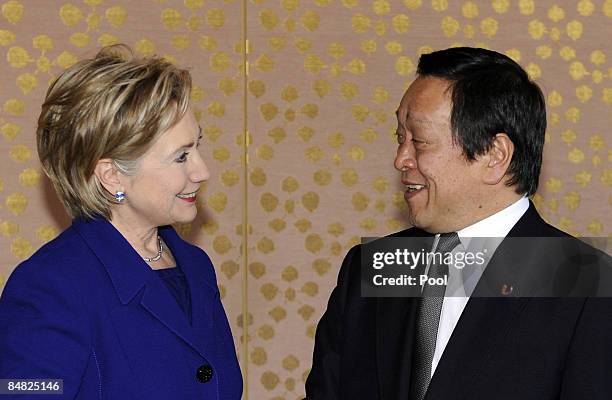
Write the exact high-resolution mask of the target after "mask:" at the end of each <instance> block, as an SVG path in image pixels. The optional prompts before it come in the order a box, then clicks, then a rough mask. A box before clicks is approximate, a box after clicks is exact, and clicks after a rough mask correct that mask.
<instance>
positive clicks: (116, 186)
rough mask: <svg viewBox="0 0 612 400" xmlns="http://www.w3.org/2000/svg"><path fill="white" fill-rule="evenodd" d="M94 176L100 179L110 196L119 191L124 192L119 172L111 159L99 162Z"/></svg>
mask: <svg viewBox="0 0 612 400" xmlns="http://www.w3.org/2000/svg"><path fill="white" fill-rule="evenodd" d="M94 175H95V176H96V178H98V181H100V184H102V187H103V188H104V189H106V190H107V191H108V192H109V193H110V194H113V195H114V194H115V193H116V192H117V191H123V190H124V189H123V185H122V184H121V180H120V177H119V171H118V170H117V167H115V164H114V163H113V160H111V159H110V158H103V159H100V160H98V162H97V164H96V168H95V169H94Z"/></svg>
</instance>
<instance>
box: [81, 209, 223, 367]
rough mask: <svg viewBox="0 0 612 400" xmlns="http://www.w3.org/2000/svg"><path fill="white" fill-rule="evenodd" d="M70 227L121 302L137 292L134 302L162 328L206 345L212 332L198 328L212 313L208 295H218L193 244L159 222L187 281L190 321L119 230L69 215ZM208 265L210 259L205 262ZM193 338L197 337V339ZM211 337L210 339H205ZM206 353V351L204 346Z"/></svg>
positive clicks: (209, 322)
mask: <svg viewBox="0 0 612 400" xmlns="http://www.w3.org/2000/svg"><path fill="white" fill-rule="evenodd" d="M72 227H73V228H74V229H75V230H76V231H77V232H78V233H79V234H80V235H81V237H82V238H83V239H84V241H85V243H86V244H87V246H89V248H90V249H91V250H92V252H93V253H94V254H95V255H96V257H97V258H98V260H99V261H100V262H101V264H102V265H103V266H104V268H105V269H106V271H107V273H108V275H109V277H110V280H111V282H112V284H113V286H114V288H115V291H116V293H117V296H118V297H119V299H120V301H121V303H122V304H124V305H127V304H128V303H130V302H131V301H132V300H133V299H134V298H135V297H136V295H137V294H138V293H140V292H142V296H141V297H140V305H141V306H142V307H144V308H145V309H146V310H147V311H148V312H150V313H151V314H152V315H153V316H154V317H155V318H157V319H158V320H159V321H160V322H162V323H163V324H164V325H165V326H166V327H167V328H168V329H170V330H171V331H173V332H174V333H175V334H176V335H177V336H179V337H181V338H182V339H183V340H184V341H185V342H187V343H188V344H189V345H190V346H192V347H193V348H194V349H195V350H196V351H197V352H198V353H200V355H202V356H203V357H205V358H206V357H207V356H205V355H204V351H203V349H205V348H209V346H208V345H210V344H211V343H212V342H214V340H213V338H211V339H210V340H209V339H208V338H207V336H208V335H205V334H203V332H205V331H207V330H210V329H211V325H212V323H213V316H212V313H211V311H210V310H209V307H207V306H206V305H209V304H211V298H214V296H218V291H217V288H216V285H215V281H214V275H213V276H212V278H211V279H210V280H207V279H206V276H205V275H204V273H202V271H203V270H206V266H205V265H200V264H201V261H202V257H198V256H197V255H195V254H193V249H192V248H191V246H189V245H188V244H187V243H186V242H184V241H183V240H182V239H181V238H180V237H179V236H178V234H177V233H176V231H175V230H174V229H173V228H172V227H170V226H165V227H161V228H159V234H160V236H161V237H162V239H163V240H164V242H165V243H166V244H167V245H168V247H169V248H170V250H171V251H172V255H173V256H174V259H175V260H176V262H177V264H178V265H179V266H180V267H181V268H182V269H183V272H184V273H185V276H186V278H187V282H188V283H189V287H190V294H191V303H192V316H193V326H191V325H189V322H188V321H187V318H186V317H185V315H184V313H183V311H182V310H181V309H180V307H179V306H178V304H177V303H176V301H175V299H174V298H173V297H172V295H171V294H170V292H169V291H168V289H167V288H166V287H165V285H164V283H163V282H162V281H161V279H159V277H158V276H157V275H156V274H155V273H154V271H153V270H151V268H150V267H149V266H148V265H147V263H146V262H145V261H144V260H143V259H142V257H140V255H139V254H138V253H137V252H136V251H135V250H134V249H133V247H132V246H131V245H130V244H129V242H128V241H127V240H126V239H125V238H124V237H123V235H121V233H120V232H119V231H118V230H117V229H116V228H115V227H114V226H113V225H112V224H111V223H110V222H108V221H107V220H104V219H96V220H92V221H83V220H75V221H74V222H73V224H72ZM210 269H211V270H212V265H211V266H210ZM198 339H199V340H198ZM209 342H211V343H209ZM208 353H209V354H208V356H210V352H208Z"/></svg>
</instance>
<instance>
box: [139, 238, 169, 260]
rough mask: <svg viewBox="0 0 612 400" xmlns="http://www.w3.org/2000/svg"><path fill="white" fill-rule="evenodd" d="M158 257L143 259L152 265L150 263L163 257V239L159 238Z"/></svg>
mask: <svg viewBox="0 0 612 400" xmlns="http://www.w3.org/2000/svg"><path fill="white" fill-rule="evenodd" d="M157 247H158V250H157V255H156V256H155V257H151V258H147V257H142V259H143V260H145V261H146V262H148V263H150V262H154V261H159V259H160V258H161V255H162V253H163V251H164V245H163V244H162V241H161V238H160V237H159V236H158V237H157Z"/></svg>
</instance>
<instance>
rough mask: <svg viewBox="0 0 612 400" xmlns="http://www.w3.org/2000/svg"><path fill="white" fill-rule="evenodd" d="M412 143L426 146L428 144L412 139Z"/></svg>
mask: <svg viewBox="0 0 612 400" xmlns="http://www.w3.org/2000/svg"><path fill="white" fill-rule="evenodd" d="M412 143H414V144H426V143H427V142H425V141H424V140H420V139H414V138H412Z"/></svg>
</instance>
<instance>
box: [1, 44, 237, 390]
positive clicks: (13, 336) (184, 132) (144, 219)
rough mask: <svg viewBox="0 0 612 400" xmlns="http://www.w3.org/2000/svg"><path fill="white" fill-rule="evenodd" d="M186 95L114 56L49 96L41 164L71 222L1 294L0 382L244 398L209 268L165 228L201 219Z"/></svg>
mask: <svg viewBox="0 0 612 400" xmlns="http://www.w3.org/2000/svg"><path fill="white" fill-rule="evenodd" d="M190 90H191V77H190V75H189V73H188V72H187V71H186V70H183V69H179V68H177V67H175V66H174V65H172V64H171V63H169V62H167V61H164V60H162V59H158V58H149V59H137V58H134V57H133V56H132V54H131V51H130V50H129V48H127V47H126V46H122V45H119V46H112V47H108V48H104V49H102V51H101V52H100V53H99V54H98V55H97V56H96V57H95V58H93V59H88V60H84V61H81V62H79V63H77V64H76V65H74V66H72V67H70V68H68V69H67V70H66V71H64V72H63V73H62V74H61V75H60V76H59V77H58V78H57V79H56V80H55V82H54V83H53V84H52V85H51V87H50V89H49V91H48V93H47V97H46V99H45V103H44V104H43V106H42V113H41V115H40V117H39V120H38V130H37V142H38V153H39V157H40V160H41V162H42V165H43V168H44V170H45V172H46V174H47V175H48V176H49V178H50V179H51V182H52V183H53V185H54V187H55V189H56V191H57V193H58V195H59V197H60V199H61V201H62V202H63V204H64V206H65V207H66V209H67V210H68V212H69V214H70V215H71V216H72V217H73V218H74V221H73V224H72V226H70V227H69V228H68V229H66V230H65V231H64V232H63V233H62V234H60V235H59V236H58V237H57V238H56V239H55V240H53V241H51V242H49V243H48V244H46V245H45V246H43V247H42V248H41V249H40V250H38V251H37V252H36V253H35V254H34V255H33V256H32V257H31V258H30V259H28V260H26V261H25V262H23V263H22V264H21V265H19V266H18V267H17V268H16V269H15V271H14V272H13V274H12V275H11V277H10V278H9V280H8V281H7V283H6V286H5V288H4V291H3V293H2V297H1V299H0V378H5V379H6V378H8V379H15V378H20V379H42V378H47V379H54V380H58V379H62V380H63V398H78V399H102V398H105V399H140V398H142V399H196V398H197V399H239V398H240V397H241V393H242V379H241V376H240V369H239V366H238V361H237V358H236V351H235V349H234V344H233V341H232V336H231V332H230V327H229V324H228V322H227V318H226V315H225V312H224V310H223V306H222V305H221V302H220V298H219V291H218V289H217V284H216V278H215V273H214V270H213V266H212V264H211V262H210V259H209V258H208V256H207V255H206V253H204V252H203V251H202V250H200V249H199V248H197V247H195V246H193V245H190V244H188V243H187V242H185V241H183V240H182V239H181V238H180V237H179V236H178V235H177V233H176V232H175V231H174V229H173V228H172V227H170V226H169V225H170V224H174V223H186V222H190V221H192V220H193V219H194V218H195V216H196V212H197V209H196V205H195V204H196V203H195V200H196V193H197V192H198V189H199V188H200V184H201V183H202V182H204V181H205V180H206V179H208V177H209V174H208V170H207V168H206V165H205V164H204V161H203V160H202V158H201V157H200V154H199V153H198V146H199V142H200V139H201V133H200V129H199V127H198V124H197V122H196V120H195V118H194V116H193V113H192V111H191V109H190V107H189V96H190ZM13 386H14V385H13ZM16 398H22V396H16Z"/></svg>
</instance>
